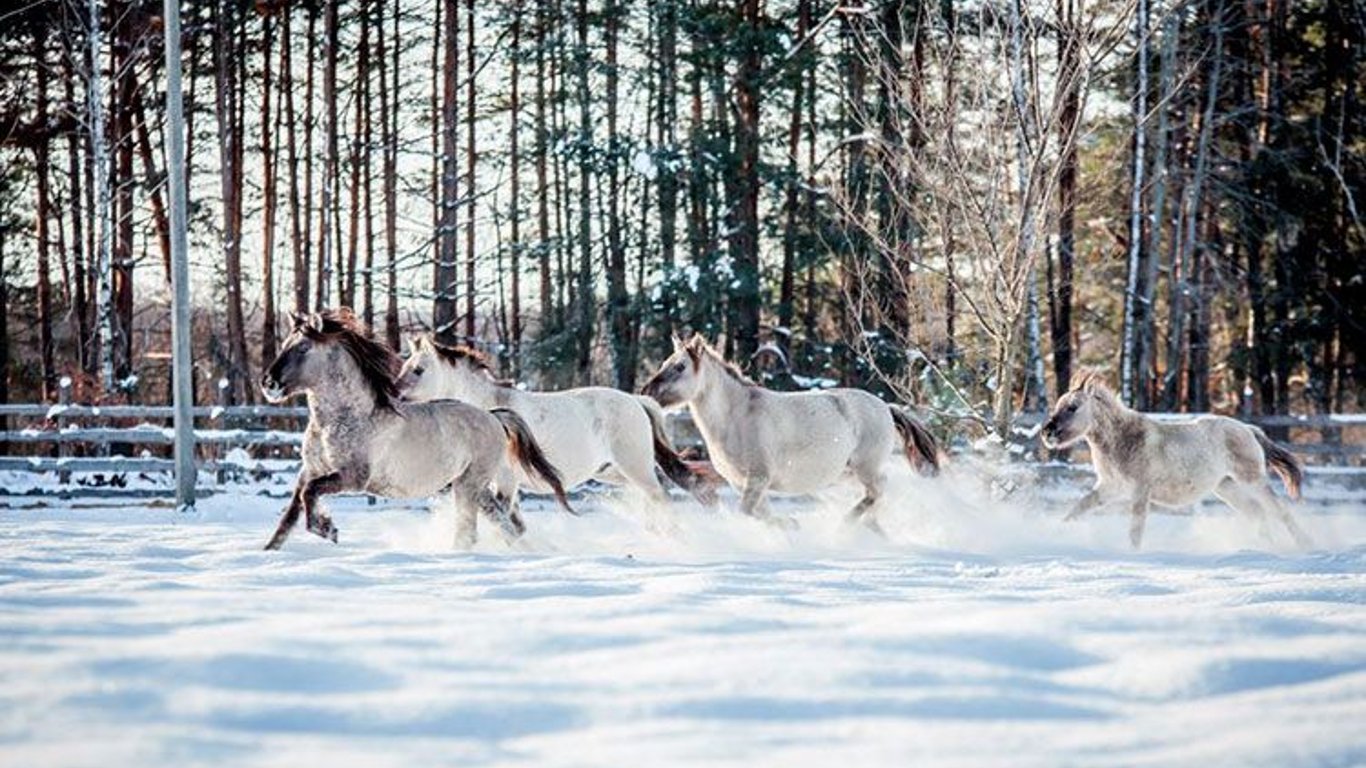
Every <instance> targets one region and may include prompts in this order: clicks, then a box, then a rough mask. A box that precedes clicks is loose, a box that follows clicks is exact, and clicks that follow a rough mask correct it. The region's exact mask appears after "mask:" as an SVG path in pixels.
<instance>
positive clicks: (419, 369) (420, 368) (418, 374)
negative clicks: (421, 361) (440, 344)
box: [413, 365, 427, 376]
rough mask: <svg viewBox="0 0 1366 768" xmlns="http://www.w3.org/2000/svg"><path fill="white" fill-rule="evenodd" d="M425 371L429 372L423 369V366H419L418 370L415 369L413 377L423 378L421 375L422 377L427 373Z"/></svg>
mask: <svg viewBox="0 0 1366 768" xmlns="http://www.w3.org/2000/svg"><path fill="white" fill-rule="evenodd" d="M425 370H427V369H426V368H423V367H422V366H420V365H419V366H417V367H416V368H414V369H413V375H414V376H421V375H422V372H423V371H425Z"/></svg>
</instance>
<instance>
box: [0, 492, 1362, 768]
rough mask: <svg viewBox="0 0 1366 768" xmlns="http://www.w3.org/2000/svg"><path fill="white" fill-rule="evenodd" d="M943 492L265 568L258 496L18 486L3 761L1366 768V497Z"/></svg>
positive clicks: (371, 542)
mask: <svg viewBox="0 0 1366 768" xmlns="http://www.w3.org/2000/svg"><path fill="white" fill-rule="evenodd" d="M950 482H952V481H950ZM943 485H944V484H939V485H930V484H926V483H924V482H920V481H914V480H910V479H905V478H903V479H900V480H899V481H898V485H897V487H896V488H895V490H894V492H893V493H892V495H891V496H892V501H891V504H890V507H889V509H888V511H887V513H886V514H885V516H884V522H885V525H886V527H887V528H888V529H889V532H890V535H891V540H890V541H887V542H883V541H879V540H877V539H875V538H873V537H872V536H871V534H868V533H866V532H863V531H861V530H849V529H846V528H843V527H842V526H841V525H840V517H841V511H842V510H843V509H844V508H845V507H847V505H848V504H849V503H852V499H851V498H849V494H844V495H842V496H841V495H838V494H837V495H833V496H831V497H830V498H824V499H820V500H816V501H812V502H801V503H795V502H789V503H785V504H781V505H780V509H781V510H783V511H784V512H785V513H789V514H792V515H794V516H795V517H797V518H799V519H800V520H801V523H802V527H801V529H800V530H799V531H797V532H795V533H792V534H789V533H786V532H782V531H778V530H775V529H771V528H768V527H766V526H762V525H760V524H757V523H754V522H752V521H749V520H745V519H741V518H740V517H739V516H738V515H736V514H733V513H732V514H726V513H721V514H709V513H706V512H704V511H702V510H699V509H696V508H694V507H691V506H688V505H686V504H681V505H679V507H678V509H677V510H675V512H674V514H673V516H672V518H671V519H660V518H656V517H651V516H648V515H643V514H641V513H639V511H638V510H639V509H640V505H638V504H636V503H634V502H633V501H631V500H629V499H626V500H610V499H609V500H605V501H604V500H599V501H597V502H593V503H590V502H588V501H585V502H582V505H583V506H585V507H586V508H587V509H588V514H587V515H585V516H584V517H583V518H578V519H574V518H569V517H567V516H565V515H563V514H560V513H557V512H555V511H554V510H553V509H551V508H550V507H548V506H544V505H542V504H539V503H538V504H533V505H531V508H530V509H529V514H528V522H529V524H530V526H531V533H530V535H529V536H528V538H527V540H526V541H525V543H524V544H523V545H522V546H520V547H518V548H515V549H512V550H510V549H509V548H508V547H507V546H505V545H503V544H502V543H501V542H499V541H497V540H490V537H486V538H485V540H484V541H483V542H481V544H480V546H479V548H478V550H477V551H476V552H474V553H454V552H451V551H450V549H449V541H450V535H451V528H450V525H451V521H450V515H449V512H448V511H447V510H443V509H440V508H438V510H437V511H436V512H435V513H428V512H426V511H423V510H421V509H420V508H418V507H415V506H412V505H378V506H368V505H366V504H365V503H364V501H363V500H360V499H346V500H338V501H337V502H335V503H333V504H332V505H331V508H332V509H333V511H334V513H335V517H336V520H337V522H338V524H339V526H340V528H341V544H340V545H338V546H332V545H330V544H326V543H324V542H322V541H320V540H318V539H316V538H314V537H311V536H309V535H307V534H304V533H302V532H299V533H296V534H295V537H294V538H293V539H291V540H290V542H289V543H288V544H287V545H286V547H285V550H284V551H282V552H275V553H266V552H261V551H259V547H260V546H261V545H262V544H263V543H264V541H265V540H266V538H267V537H268V535H269V533H270V531H271V530H272V528H273V526H274V523H275V517H276V515H277V513H278V511H279V508H280V504H281V502H280V500H278V499H269V498H264V497H260V496H255V495H252V494H250V493H249V492H243V493H239V494H236V495H229V494H224V495H219V496H215V497H213V498H211V499H208V500H206V501H203V502H201V505H200V508H199V510H198V511H196V512H194V513H191V514H189V515H180V514H178V513H176V512H175V511H173V510H170V509H164V508H154V507H146V506H142V507H127V506H120V507H113V508H111V507H110V506H108V505H109V504H111V502H109V501H107V500H106V501H97V502H91V503H90V504H83V503H81V502H79V501H67V502H52V501H47V502H37V503H43V504H49V505H51V506H39V507H28V508H24V505H31V504H34V503H35V502H34V500H31V499H22V498H10V499H8V500H3V499H0V502H3V503H7V504H9V505H10V506H8V507H5V508H0V763H2V764H4V765H42V766H63V765H104V766H114V765H183V766H191V765H225V766H227V765H231V766H258V765H278V766H298V765H323V764H326V765H334V766H341V765H356V766H391V765H392V766H400V765H462V766H463V765H480V764H508V765H530V764H543V765H641V766H647V765H648V766H658V765H678V764H705V765H737V766H738V765H745V766H750V765H780V766H802V765H818V766H822V767H823V768H825V767H828V766H829V765H830V764H831V762H832V761H843V764H844V765H849V766H854V765H858V766H864V765H898V766H899V765H908V764H928V763H932V764H956V765H964V766H977V765H984V764H1010V765H1040V766H1055V765H1067V764H1082V765H1097V764H1119V765H1164V764H1165V765H1240V766H1242V765H1274V766H1288V765H1353V764H1356V765H1360V764H1363V763H1366V730H1363V727H1362V723H1363V722H1366V514H1363V513H1364V512H1366V510H1363V509H1362V508H1361V507H1360V506H1359V505H1343V506H1340V507H1338V508H1331V507H1317V508H1315V509H1314V510H1312V511H1310V510H1305V511H1304V512H1303V513H1302V517H1303V520H1304V524H1305V526H1306V528H1308V529H1309V530H1310V532H1311V533H1312V535H1313V536H1314V537H1315V539H1316V542H1317V543H1318V546H1319V547H1320V550H1319V551H1315V552H1310V553H1302V552H1294V551H1292V550H1291V549H1290V548H1289V545H1288V542H1286V541H1284V536H1283V535H1282V534H1280V532H1278V531H1275V530H1274V529H1273V530H1271V531H1269V532H1268V533H1266V534H1264V533H1263V532H1261V531H1259V530H1257V527H1256V526H1255V525H1249V524H1248V523H1247V521H1244V520H1241V519H1239V518H1236V517H1234V516H1232V515H1229V514H1219V513H1217V512H1215V511H1214V510H1210V514H1206V515H1201V516H1194V517H1191V516H1184V517H1182V516H1175V517H1174V516H1156V517H1154V518H1153V520H1152V521H1151V523H1150V529H1149V536H1148V539H1147V544H1148V547H1147V549H1146V550H1145V551H1144V552H1143V553H1139V554H1135V553H1132V552H1129V551H1128V549H1127V546H1126V541H1127V525H1126V522H1125V520H1124V519H1123V518H1122V517H1119V516H1103V517H1098V518H1093V519H1088V520H1085V521H1082V522H1080V523H1075V524H1063V523H1062V522H1060V521H1059V519H1058V518H1059V517H1060V516H1061V514H1062V509H1061V508H1054V506H1056V505H1055V504H1052V503H1047V502H1045V501H1043V500H1042V499H1041V498H1039V497H1031V496H1029V495H1027V494H1025V495H1021V494H1016V495H1014V496H1012V497H1010V498H1009V499H1007V500H1004V501H992V499H991V498H990V496H989V495H987V494H986V493H985V492H980V491H974V490H971V489H964V488H963V487H959V488H958V489H957V490H954V491H952V492H949V491H945V490H944V488H943ZM961 485H962V484H961V483H960V486H961ZM100 505H105V506H100Z"/></svg>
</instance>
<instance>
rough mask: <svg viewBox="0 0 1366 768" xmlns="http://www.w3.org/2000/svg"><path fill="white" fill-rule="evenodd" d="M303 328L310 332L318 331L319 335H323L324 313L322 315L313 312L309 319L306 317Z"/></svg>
mask: <svg viewBox="0 0 1366 768" xmlns="http://www.w3.org/2000/svg"><path fill="white" fill-rule="evenodd" d="M303 327H304V328H307V329H308V330H310V331H317V332H318V333H322V330H323V316H322V313H321V312H312V313H310V314H309V315H308V317H305V318H304V324H303Z"/></svg>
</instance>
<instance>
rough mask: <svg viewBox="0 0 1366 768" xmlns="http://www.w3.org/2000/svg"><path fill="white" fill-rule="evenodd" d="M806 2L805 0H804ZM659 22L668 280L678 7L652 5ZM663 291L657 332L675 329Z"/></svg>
mask: <svg viewBox="0 0 1366 768" xmlns="http://www.w3.org/2000/svg"><path fill="white" fill-rule="evenodd" d="M804 1H805V0H804ZM655 8H656V12H657V15H658V22H657V23H658V25H659V74H658V79H659V93H658V95H657V97H656V100H655V109H656V118H655V126H656V130H657V131H658V139H657V142H658V148H657V153H656V155H657V156H656V160H655V163H656V167H657V168H658V178H659V260H660V265H661V269H662V272H663V274H664V277H665V279H666V280H667V279H671V278H672V277H673V273H674V265H675V263H676V261H677V258H678V257H677V250H678V169H677V166H678V161H679V160H680V159H681V158H680V157H679V151H678V133H677V123H678V6H677V4H675V3H659V4H657V5H656V6H655ZM672 294H673V292H672V291H663V292H662V296H661V297H660V299H661V304H662V306H661V307H660V310H661V314H662V317H661V318H660V326H661V327H660V333H661V334H662V335H664V336H668V335H670V334H672V333H673V332H674V319H675V313H676V309H675V306H674V305H675V302H674V297H673V295H672Z"/></svg>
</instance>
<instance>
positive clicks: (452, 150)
mask: <svg viewBox="0 0 1366 768" xmlns="http://www.w3.org/2000/svg"><path fill="white" fill-rule="evenodd" d="M458 7H459V6H458V0H442V9H443V10H444V20H443V22H442V23H441V24H440V26H441V32H442V33H444V37H443V38H441V39H442V41H443V43H442V51H443V52H444V56H445V59H444V63H443V66H442V68H441V72H442V73H443V76H442V88H441V94H442V97H441V119H440V121H439V124H440V126H441V211H440V214H441V220H440V223H439V225H438V227H437V239H438V242H439V246H440V252H439V255H438V258H437V262H436V275H435V285H434V286H433V289H434V292H435V294H436V298H435V301H434V305H433V307H432V325H433V326H434V328H435V331H436V335H437V338H438V339H440V340H441V341H444V342H446V343H454V342H455V340H456V337H457V334H458V333H459V329H458V328H457V325H456V324H457V322H458V316H457V312H456V306H457V305H456V298H457V292H458V289H459V279H460V278H459V271H458V261H457V259H458V258H459V255H460V254H459V243H458V240H457V237H458V234H459V229H458V226H459V222H458V214H459V205H460V164H459V162H458V160H457V157H458V152H459V151H460V101H459V88H460V17H459V13H458Z"/></svg>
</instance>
